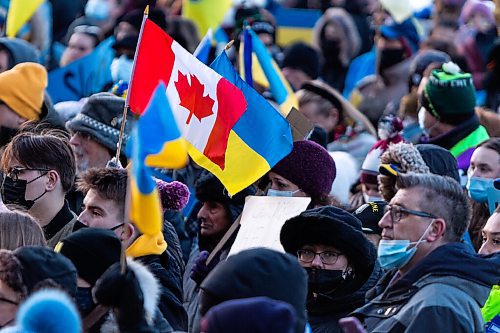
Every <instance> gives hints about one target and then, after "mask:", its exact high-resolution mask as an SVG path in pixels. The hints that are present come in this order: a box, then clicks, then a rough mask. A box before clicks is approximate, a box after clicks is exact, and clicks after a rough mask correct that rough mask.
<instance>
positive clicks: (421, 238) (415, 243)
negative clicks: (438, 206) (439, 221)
mask: <svg viewBox="0 0 500 333" xmlns="http://www.w3.org/2000/svg"><path fill="white" fill-rule="evenodd" d="M435 220H436V219H432V220H431V223H430V224H429V225H428V226H427V228H426V229H425V231H424V233H423V234H422V236H420V238H419V239H418V241H416V242H411V243H410V245H414V246H413V247H417V246H418V244H420V243H425V242H427V240H426V239H423V238H424V236H425V234H427V232H428V231H429V228H430V227H431V226H432V225H433V224H434V221H435ZM413 247H412V248H413Z"/></svg>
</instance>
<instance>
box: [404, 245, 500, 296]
mask: <svg viewBox="0 0 500 333" xmlns="http://www.w3.org/2000/svg"><path fill="white" fill-rule="evenodd" d="M429 274H431V275H435V276H456V277H459V278H461V279H464V280H468V281H471V282H473V283H476V284H480V285H483V286H486V287H488V288H491V287H492V286H493V285H496V284H499V283H500V253H494V254H490V255H479V254H476V253H475V252H474V251H473V249H472V248H471V247H470V246H469V245H467V244H465V243H449V244H446V245H443V246H440V247H438V248H437V249H435V250H434V251H432V252H431V253H430V254H429V255H428V256H427V257H425V258H424V259H423V260H422V261H421V262H420V263H419V264H418V265H417V266H416V267H415V268H413V269H412V270H410V271H409V272H408V273H407V274H406V275H405V276H403V277H402V278H401V279H400V280H399V281H398V282H397V283H396V285H395V287H397V288H398V289H399V288H406V287H410V286H411V285H412V284H413V283H415V282H416V281H417V280H419V279H420V278H422V277H423V276H425V275H429Z"/></svg>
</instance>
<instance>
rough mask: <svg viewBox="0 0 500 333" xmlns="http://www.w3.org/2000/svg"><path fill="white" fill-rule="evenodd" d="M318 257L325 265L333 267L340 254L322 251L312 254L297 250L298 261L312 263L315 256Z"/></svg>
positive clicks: (312, 252) (307, 251)
mask: <svg viewBox="0 0 500 333" xmlns="http://www.w3.org/2000/svg"><path fill="white" fill-rule="evenodd" d="M317 255H318V256H319V259H320V260H321V262H322V263H323V264H325V265H333V264H335V263H336V262H337V260H338V259H339V256H340V255H341V254H340V253H337V252H333V251H324V252H314V251H311V250H298V251H297V256H298V258H299V260H300V261H302V262H305V263H311V262H313V260H314V258H315V257H316V256H317Z"/></svg>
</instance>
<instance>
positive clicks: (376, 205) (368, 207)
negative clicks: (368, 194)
mask: <svg viewBox="0 0 500 333" xmlns="http://www.w3.org/2000/svg"><path fill="white" fill-rule="evenodd" d="M385 206H387V201H382V200H381V201H374V202H368V203H365V204H364V205H361V206H360V207H359V208H358V209H356V211H355V212H354V214H353V215H354V216H356V217H357V218H358V219H359V220H360V221H361V223H362V224H363V232H364V233H365V234H375V235H382V228H380V227H379V226H378V222H379V221H380V220H381V219H382V217H383V216H384V208H385Z"/></svg>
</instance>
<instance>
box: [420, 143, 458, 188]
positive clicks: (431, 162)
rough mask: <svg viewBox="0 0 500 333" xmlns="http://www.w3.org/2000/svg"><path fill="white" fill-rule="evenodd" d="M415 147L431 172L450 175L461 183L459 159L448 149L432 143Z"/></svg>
mask: <svg viewBox="0 0 500 333" xmlns="http://www.w3.org/2000/svg"><path fill="white" fill-rule="evenodd" d="M415 147H416V148H417V150H418V152H419V153H420V155H421V156H422V159H423V160H424V162H425V164H427V166H428V167H429V171H430V172H431V173H433V174H435V175H440V176H449V177H451V178H453V179H455V180H456V181H457V182H459V183H460V175H459V174H458V164H457V160H456V159H455V157H454V156H453V155H452V154H451V153H450V151H449V150H448V149H445V148H443V147H440V146H437V145H433V144H430V143H423V144H418V145H416V146H415Z"/></svg>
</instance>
